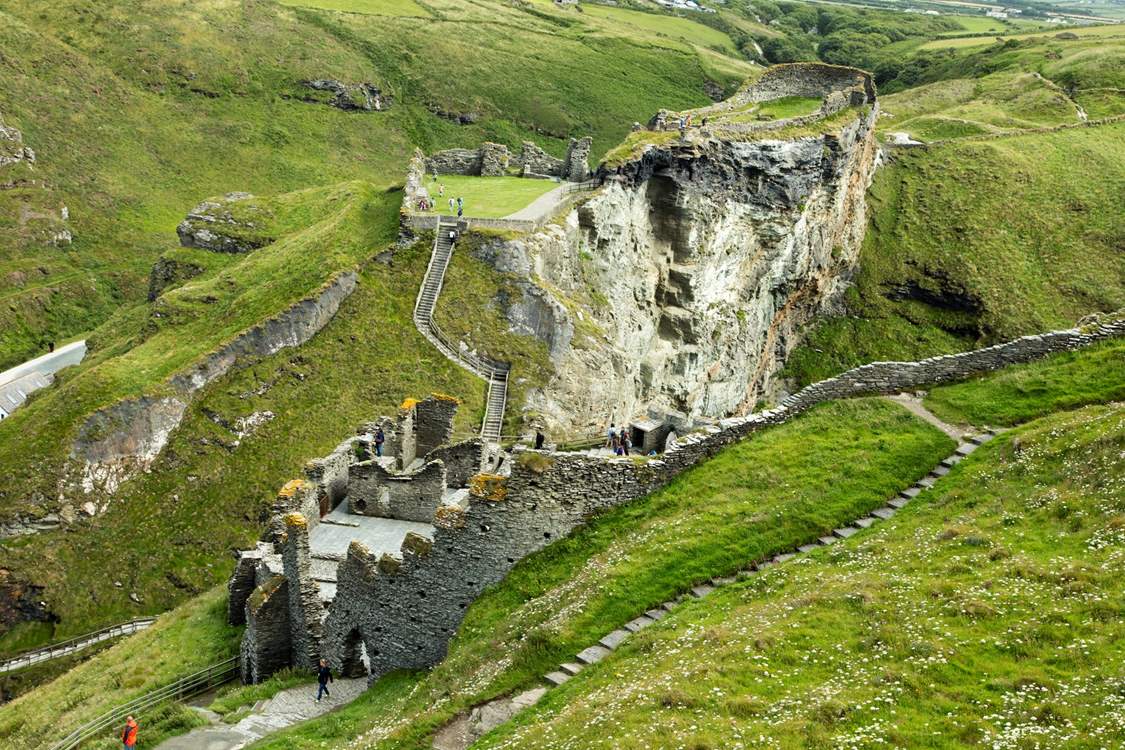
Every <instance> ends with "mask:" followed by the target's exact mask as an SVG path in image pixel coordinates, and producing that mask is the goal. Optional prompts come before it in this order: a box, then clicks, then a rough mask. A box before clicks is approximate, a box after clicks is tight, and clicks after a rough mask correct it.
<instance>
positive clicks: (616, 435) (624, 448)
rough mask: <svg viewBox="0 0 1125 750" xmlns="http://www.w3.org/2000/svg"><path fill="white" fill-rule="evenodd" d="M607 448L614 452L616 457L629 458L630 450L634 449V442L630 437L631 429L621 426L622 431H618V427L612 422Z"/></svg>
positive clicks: (607, 435)
mask: <svg viewBox="0 0 1125 750" xmlns="http://www.w3.org/2000/svg"><path fill="white" fill-rule="evenodd" d="M605 447H606V448H609V449H610V450H611V451H613V455H615V456H628V455H629V449H630V448H632V447H633V440H632V438H630V437H629V428H628V427H626V426H625V425H621V429H620V430H618V429H617V425H615V424H614V423H613V422H610V423H609V431H608V433H607V434H606V441H605Z"/></svg>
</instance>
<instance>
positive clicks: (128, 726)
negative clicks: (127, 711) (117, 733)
mask: <svg viewBox="0 0 1125 750" xmlns="http://www.w3.org/2000/svg"><path fill="white" fill-rule="evenodd" d="M121 741H122V742H123V743H124V747H125V750H133V748H135V747H136V746H137V722H136V720H135V719H134V718H133V717H132V716H130V717H128V718H127V719H125V728H124V729H122V730H121Z"/></svg>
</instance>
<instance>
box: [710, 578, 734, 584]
mask: <svg viewBox="0 0 1125 750" xmlns="http://www.w3.org/2000/svg"><path fill="white" fill-rule="evenodd" d="M735 580H736V579H735V577H734V576H723V577H721V578H712V579H711V585H712V586H726V585H727V584H728V583H734V582H735Z"/></svg>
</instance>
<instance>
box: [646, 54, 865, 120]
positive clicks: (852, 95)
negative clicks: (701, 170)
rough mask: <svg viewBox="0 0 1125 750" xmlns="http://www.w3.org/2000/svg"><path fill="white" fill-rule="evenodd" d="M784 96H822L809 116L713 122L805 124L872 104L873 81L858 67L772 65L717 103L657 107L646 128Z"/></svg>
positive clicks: (819, 64)
mask: <svg viewBox="0 0 1125 750" xmlns="http://www.w3.org/2000/svg"><path fill="white" fill-rule="evenodd" d="M786 96H805V97H819V98H820V99H822V101H821V105H820V109H818V110H817V111H816V112H814V113H812V114H809V115H801V116H799V117H788V118H785V119H781V120H768V121H763V122H746V123H715V124H714V125H715V127H720V128H722V129H723V130H727V131H732V132H739V133H753V132H761V131H770V130H780V129H782V128H786V127H789V126H800V125H808V124H811V123H814V122H816V121H818V120H823V119H824V118H826V117H829V116H831V115H834V114H836V113H837V112H839V111H841V110H843V109H846V108H848V107H853V106H861V105H863V104H874V103H875V100H876V96H875V83H874V81H873V79H872V77H871V75H870V74H868V73H865V72H864V71H862V70H859V69H858V68H849V67H845V66H841V65H828V64H826V63H791V64H786V65H774V66H773V67H771V68H769V69H767V70H766V72H765V73H763V74H762V76H761V77H760V78H758V79H757V80H756V81H753V82H751V83H749V84H747V85H745V86H743V87H742V88H741V89H740V90H739V91H738V92H736V93H735V94H734V96H732V97H730V98H729V99H726V100H724V101H722V102H718V103H717V104H712V105H710V106H708V107H701V108H699V109H693V110H687V111H685V112H683V113H672V112H669V111H668V110H660V112H658V113H657V114H656V115H655V116H654V117H653V118H652V120H651V121H650V122H649V129H650V130H676V129H677V128H678V127H679V124H678V116H679V115H681V114H687V112H690V113H691V115H692V116H693V118H696V119H697V120H702V118H704V117H714V116H716V115H722V114H726V113H728V112H731V111H733V110H737V109H741V108H743V107H745V106H747V105H749V104H755V103H760V102H767V101H773V100H774V99H781V98H783V97H786ZM695 124H698V123H695Z"/></svg>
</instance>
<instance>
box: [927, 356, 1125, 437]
mask: <svg viewBox="0 0 1125 750" xmlns="http://www.w3.org/2000/svg"><path fill="white" fill-rule="evenodd" d="M1122 373H1125V340H1123V339H1114V340H1112V341H1108V342H1106V343H1103V344H1099V345H1098V346H1096V347H1093V348H1091V349H1088V350H1084V351H1081V352H1068V353H1065V354H1058V355H1055V356H1053V357H1051V358H1049V359H1045V360H1042V361H1040V362H1035V363H1032V364H1029V365H1024V366H1023V367H1018V368H1010V369H1007V370H1001V371H999V372H995V373H990V374H988V375H984V376H982V377H979V378H974V379H972V380H968V381H965V382H963V383H957V384H955V385H946V386H941V387H938V388H934V389H933V390H931V391H930V393H929V394H928V395H927V396H926V406H927V407H928V408H929V409H930V410H931V411H933V412H934V413H935V414H937V415H938V416H940V417H941V418H942V419H945V420H947V421H949V422H954V423H962V424H975V425H996V426H1008V425H1013V424H1018V423H1020V422H1026V421H1027V420H1029V419H1035V418H1037V417H1041V416H1044V415H1047V414H1050V413H1052V412H1055V411H1062V410H1066V409H1075V408H1078V407H1080V406H1085V405H1087V404H1100V403H1106V402H1108V401H1125V376H1123V374H1122Z"/></svg>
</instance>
